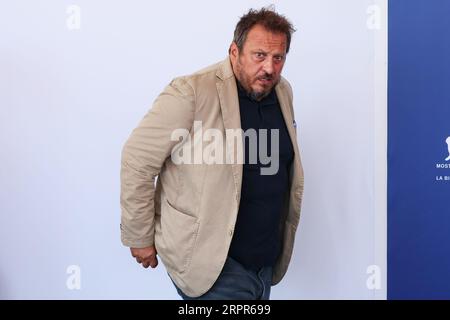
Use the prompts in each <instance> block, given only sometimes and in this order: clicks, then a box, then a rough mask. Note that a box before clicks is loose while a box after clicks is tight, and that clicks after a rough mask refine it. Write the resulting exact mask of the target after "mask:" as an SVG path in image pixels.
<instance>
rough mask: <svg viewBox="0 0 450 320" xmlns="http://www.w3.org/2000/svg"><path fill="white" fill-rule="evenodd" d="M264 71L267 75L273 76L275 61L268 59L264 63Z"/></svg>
mask: <svg viewBox="0 0 450 320" xmlns="http://www.w3.org/2000/svg"><path fill="white" fill-rule="evenodd" d="M263 70H264V72H265V73H267V74H270V75H271V74H272V73H273V61H272V59H270V58H269V59H266V61H264V67H263Z"/></svg>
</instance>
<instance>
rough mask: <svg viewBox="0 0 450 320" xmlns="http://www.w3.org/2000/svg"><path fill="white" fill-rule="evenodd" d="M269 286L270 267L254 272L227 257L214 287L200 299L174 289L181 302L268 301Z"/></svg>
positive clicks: (270, 282) (270, 278) (270, 280)
mask: <svg viewBox="0 0 450 320" xmlns="http://www.w3.org/2000/svg"><path fill="white" fill-rule="evenodd" d="M174 285H175V283H174ZM271 285H272V267H263V268H261V269H260V270H258V271H257V272H256V271H253V270H249V269H246V268H245V267H244V266H243V265H241V264H240V263H239V262H237V261H236V260H234V259H233V258H231V257H228V258H227V260H226V261H225V265H224V267H223V269H222V272H221V273H220V274H219V277H218V278H217V280H216V282H215V283H214V285H213V286H212V287H211V289H209V290H208V291H207V292H206V293H204V294H203V295H201V296H200V297H196V298H192V297H189V296H187V295H185V294H184V293H183V292H182V291H181V290H180V289H179V288H178V287H177V286H176V285H175V288H176V289H177V292H178V294H179V295H180V296H181V298H183V300H269V297H270V287H271Z"/></svg>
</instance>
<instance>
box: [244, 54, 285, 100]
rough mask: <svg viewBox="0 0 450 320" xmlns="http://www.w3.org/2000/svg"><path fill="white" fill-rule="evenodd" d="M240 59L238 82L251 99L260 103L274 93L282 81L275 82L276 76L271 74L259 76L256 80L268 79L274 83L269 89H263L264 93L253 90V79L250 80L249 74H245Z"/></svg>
mask: <svg viewBox="0 0 450 320" xmlns="http://www.w3.org/2000/svg"><path fill="white" fill-rule="evenodd" d="M239 60H240V59H238V61H237V69H238V70H237V71H238V80H239V82H240V83H241V85H242V87H243V88H244V89H245V91H246V92H247V94H248V95H249V97H250V98H252V99H254V100H256V101H259V100H261V99H263V98H265V97H267V96H268V95H269V93H270V92H271V91H272V89H273V88H274V87H275V86H276V85H277V84H278V83H279V82H280V80H279V79H278V80H276V81H274V80H275V77H274V75H273V74H272V75H270V74H267V73H265V74H263V75H261V76H258V77H257V78H256V79H257V80H258V79H262V78H266V79H270V80H272V81H274V82H272V85H271V86H270V87H269V88H267V89H265V90H264V89H263V90H262V91H255V90H253V89H252V86H251V84H252V79H251V78H250V76H249V75H248V74H246V73H245V72H244V68H243V67H242V64H241V62H240V61H239Z"/></svg>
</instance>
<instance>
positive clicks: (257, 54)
mask: <svg viewBox="0 0 450 320" xmlns="http://www.w3.org/2000/svg"><path fill="white" fill-rule="evenodd" d="M256 57H257V58H264V53H262V52H257V53H256Z"/></svg>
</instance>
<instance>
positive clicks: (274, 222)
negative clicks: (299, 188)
mask: <svg viewBox="0 0 450 320" xmlns="http://www.w3.org/2000/svg"><path fill="white" fill-rule="evenodd" d="M237 85H238V96H239V108H240V116H241V127H242V130H244V132H246V131H247V130H249V129H254V130H256V137H257V151H258V153H257V155H258V156H257V157H256V159H257V161H256V163H251V161H252V162H254V161H253V160H254V158H253V159H251V157H250V153H249V152H250V143H249V139H244V151H245V157H244V158H245V159H244V160H245V162H244V165H243V177H242V191H241V200H240V204H239V212H238V216H237V221H236V226H235V230H234V235H233V239H232V242H231V246H230V251H229V255H230V256H231V257H232V258H233V259H235V260H237V261H238V262H240V263H241V264H243V265H244V266H246V267H247V268H250V269H253V270H258V269H259V268H261V267H265V266H273V265H274V264H275V262H276V260H277V258H278V255H279V253H280V249H281V238H280V237H281V235H280V234H279V224H280V218H281V211H282V207H283V204H284V200H285V196H286V193H287V192H289V168H290V165H291V163H292V160H293V158H294V150H293V147H292V143H291V139H290V137H289V133H288V131H287V128H286V124H285V121H284V118H283V114H282V112H281V109H280V104H279V102H278V98H277V95H276V92H275V90H274V89H273V90H272V92H271V93H270V94H269V95H268V96H267V97H265V98H264V99H262V100H261V101H256V100H253V99H252V98H251V97H249V95H248V94H247V93H246V91H245V90H244V89H243V88H242V86H241V85H240V84H239V82H238V83H237ZM261 129H266V130H267V135H266V136H267V139H264V138H263V136H262V135H261V134H260V130H261ZM273 129H277V130H278V145H279V148H275V146H274V150H273V153H272V151H271V140H272V138H271V136H272V132H271V131H272V130H273ZM260 143H264V145H265V146H266V150H267V154H268V156H269V158H271V157H278V159H279V164H278V170H277V171H275V174H271V175H264V174H261V168H263V167H266V168H269V167H270V166H274V164H273V160H272V164H271V163H268V164H267V158H266V160H264V158H261V157H259V151H260V150H259V149H260ZM277 149H279V150H277ZM261 160H262V161H261ZM264 163H266V164H264ZM273 171H274V170H272V172H273Z"/></svg>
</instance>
